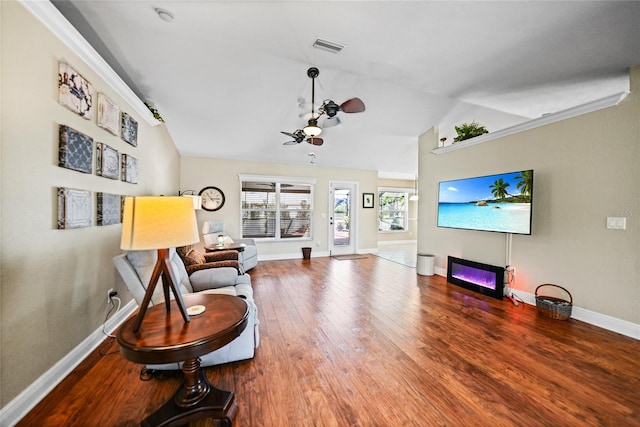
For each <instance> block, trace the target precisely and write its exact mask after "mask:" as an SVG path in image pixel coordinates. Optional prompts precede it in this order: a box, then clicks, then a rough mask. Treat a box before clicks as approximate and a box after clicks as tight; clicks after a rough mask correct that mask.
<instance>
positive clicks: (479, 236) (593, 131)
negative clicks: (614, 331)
mask: <svg viewBox="0 0 640 427" xmlns="http://www.w3.org/2000/svg"><path fill="white" fill-rule="evenodd" d="M639 92H640V67H635V68H633V69H632V72H631V94H630V95H628V96H627V97H626V98H625V99H624V100H623V101H622V102H621V103H620V104H619V105H617V106H615V107H610V108H607V109H604V110H600V111H596V112H592V113H589V114H586V115H583V116H579V117H575V118H572V119H567V120H563V121H560V122H556V123H553V124H550V125H547V126H543V127H539V128H535V129H531V130H528V131H525V132H522V133H519V134H515V135H511V136H507V137H504V138H500V139H496V140H493V141H490V142H487V143H484V144H479V145H474V146H471V147H467V148H464V149H460V150H456V151H452V152H448V153H445V154H440V155H436V154H433V153H432V152H431V149H432V148H435V147H437V141H438V135H437V131H435V130H433V129H432V130H430V131H428V132H425V134H423V135H422V136H421V137H420V142H419V144H420V154H419V155H420V166H419V169H420V172H419V177H420V183H419V188H420V201H419V209H420V214H419V231H418V235H419V240H418V250H419V251H420V252H424V253H433V254H435V255H436V267H437V268H439V269H441V270H440V271H442V269H446V261H447V256H448V255H453V256H458V257H462V258H467V259H471V260H474V261H479V262H484V263H488V264H493V265H500V266H504V265H505V258H506V257H505V243H506V237H505V235H503V234H500V233H487V232H480V231H467V230H453V229H445V228H437V227H436V214H437V201H438V194H437V190H438V183H439V182H440V181H443V180H449V179H457V178H466V177H472V176H481V175H489V174H494V173H500V172H509V171H519V170H525V169H534V191H533V203H534V206H533V234H532V235H531V236H518V235H514V236H513V248H512V265H513V266H515V268H516V272H517V277H516V284H515V286H514V288H515V289H516V292H517V290H522V291H524V292H528V293H531V294H533V293H534V291H535V288H536V287H537V286H538V285H540V284H543V283H554V284H558V285H561V286H563V287H565V288H567V289H569V291H570V292H571V293H572V294H573V298H574V305H575V306H577V307H582V308H584V309H587V310H591V311H594V312H597V313H600V314H604V315H608V316H612V317H614V318H617V319H621V320H624V321H628V322H632V323H634V324H640V310H638V307H640V243H639V242H640V197H638V195H639V194H640V168H639V167H638V165H639V164H640V120H639V117H640V93H639ZM607 216H626V217H627V229H626V230H608V229H606V227H605V223H606V217H607Z"/></svg>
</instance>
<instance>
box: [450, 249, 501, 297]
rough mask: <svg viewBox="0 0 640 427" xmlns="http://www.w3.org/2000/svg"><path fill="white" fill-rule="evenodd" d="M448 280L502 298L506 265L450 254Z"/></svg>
mask: <svg viewBox="0 0 640 427" xmlns="http://www.w3.org/2000/svg"><path fill="white" fill-rule="evenodd" d="M447 282H449V283H453V284H454V285H458V286H461V287H463V288H465V289H469V290H471V291H475V292H478V293H481V294H483V295H487V296H490V297H492V298H497V299H502V297H503V295H504V267H498V266H495V265H489V264H482V263H479V262H475V261H469V260H466V259H461V258H455V257H452V256H450V257H448V259H447Z"/></svg>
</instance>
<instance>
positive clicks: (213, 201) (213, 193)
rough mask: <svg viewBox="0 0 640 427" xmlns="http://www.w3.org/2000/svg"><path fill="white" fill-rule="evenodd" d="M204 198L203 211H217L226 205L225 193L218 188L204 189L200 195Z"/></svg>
mask: <svg viewBox="0 0 640 427" xmlns="http://www.w3.org/2000/svg"><path fill="white" fill-rule="evenodd" d="M198 195H199V196H202V209H204V210H207V211H217V210H218V209H220V208H221V207H222V206H223V205H224V193H223V192H222V190H221V189H219V188H218V187H204V188H203V189H202V190H200V193H198Z"/></svg>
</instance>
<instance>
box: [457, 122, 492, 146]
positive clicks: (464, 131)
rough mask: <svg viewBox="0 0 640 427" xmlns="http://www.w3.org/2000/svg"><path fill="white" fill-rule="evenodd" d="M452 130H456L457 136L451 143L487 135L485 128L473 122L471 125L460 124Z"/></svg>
mask: <svg viewBox="0 0 640 427" xmlns="http://www.w3.org/2000/svg"><path fill="white" fill-rule="evenodd" d="M454 129H455V130H456V133H457V134H458V136H456V137H455V138H453V142H458V141H464V140H465V139H469V138H473V137H475V136H480V135H483V134H485V133H489V131H488V130H487V128H486V127H484V126H482V125H480V124H478V123H476V122H475V121H473V122H471V123H462V124H461V125H459V126H454Z"/></svg>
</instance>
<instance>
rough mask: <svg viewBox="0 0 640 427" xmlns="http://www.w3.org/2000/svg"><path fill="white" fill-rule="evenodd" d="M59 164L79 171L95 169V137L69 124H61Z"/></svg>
mask: <svg viewBox="0 0 640 427" xmlns="http://www.w3.org/2000/svg"><path fill="white" fill-rule="evenodd" d="M58 133H59V146H58V166H61V167H63V168H67V169H73V170H75V171H78V172H84V173H91V172H92V171H93V138H91V137H90V136H87V135H85V134H83V133H81V132H78V131H77V130H75V129H73V128H70V127H69V126H65V125H60V126H59V131H58Z"/></svg>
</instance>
